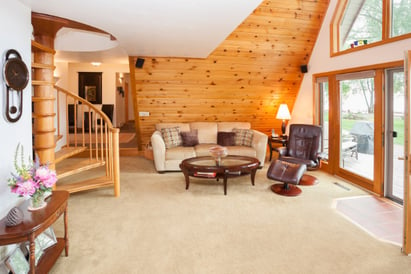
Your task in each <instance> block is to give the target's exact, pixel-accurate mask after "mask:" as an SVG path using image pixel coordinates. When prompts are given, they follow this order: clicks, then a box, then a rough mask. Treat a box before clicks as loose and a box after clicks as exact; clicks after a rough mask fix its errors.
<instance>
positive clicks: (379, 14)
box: [331, 0, 411, 54]
mask: <svg viewBox="0 0 411 274" xmlns="http://www.w3.org/2000/svg"><path fill="white" fill-rule="evenodd" d="M331 36H332V39H333V43H332V47H333V48H332V53H334V54H335V53H338V52H344V51H347V50H349V49H350V50H355V49H361V48H364V46H366V47H370V46H374V45H379V44H381V43H386V42H389V41H390V40H392V39H393V38H395V40H398V39H405V38H409V37H411V0H343V1H339V4H338V7H337V9H336V13H335V15H334V19H333V22H332V28H331Z"/></svg>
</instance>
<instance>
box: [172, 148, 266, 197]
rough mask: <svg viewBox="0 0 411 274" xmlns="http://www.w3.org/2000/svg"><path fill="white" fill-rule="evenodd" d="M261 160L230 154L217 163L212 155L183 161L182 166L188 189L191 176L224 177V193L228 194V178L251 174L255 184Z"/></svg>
mask: <svg viewBox="0 0 411 274" xmlns="http://www.w3.org/2000/svg"><path fill="white" fill-rule="evenodd" d="M259 165H260V161H258V159H256V158H253V157H247V156H237V155H228V156H226V157H224V158H222V160H221V164H220V165H217V163H216V161H215V159H214V158H213V157H211V156H203V157H193V158H188V159H185V160H183V161H182V162H181V164H180V168H181V171H182V172H183V173H184V177H185V179H186V189H188V187H189V185H190V176H191V177H196V178H209V179H217V181H218V180H219V179H223V182H224V195H227V179H228V178H233V177H239V176H244V175H251V184H252V185H254V178H255V173H256V171H257V169H258V166H259Z"/></svg>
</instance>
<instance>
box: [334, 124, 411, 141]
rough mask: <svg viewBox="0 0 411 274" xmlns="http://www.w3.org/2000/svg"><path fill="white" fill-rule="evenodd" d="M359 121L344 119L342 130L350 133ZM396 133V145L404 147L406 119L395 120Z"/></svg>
mask: <svg viewBox="0 0 411 274" xmlns="http://www.w3.org/2000/svg"><path fill="white" fill-rule="evenodd" d="M357 121H358V120H353V119H342V129H343V130H346V131H348V132H349V131H350V130H351V129H352V127H353V125H354V124H355V123H356V122H357ZM394 131H396V132H397V138H394V144H397V145H404V119H402V118H401V117H395V118H394Z"/></svg>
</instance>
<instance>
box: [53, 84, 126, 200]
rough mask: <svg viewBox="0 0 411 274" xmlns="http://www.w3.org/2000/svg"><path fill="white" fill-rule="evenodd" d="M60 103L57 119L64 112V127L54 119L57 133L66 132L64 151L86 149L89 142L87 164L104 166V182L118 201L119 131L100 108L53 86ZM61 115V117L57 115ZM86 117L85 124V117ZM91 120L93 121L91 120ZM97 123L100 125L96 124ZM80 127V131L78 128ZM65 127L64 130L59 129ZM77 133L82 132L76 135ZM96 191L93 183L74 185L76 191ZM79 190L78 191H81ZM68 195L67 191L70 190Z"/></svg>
mask: <svg viewBox="0 0 411 274" xmlns="http://www.w3.org/2000/svg"><path fill="white" fill-rule="evenodd" d="M54 88H55V90H56V92H57V95H56V97H57V98H58V100H57V102H59V104H60V105H59V107H57V111H58V115H57V117H59V118H60V117H62V115H61V113H64V112H65V116H66V119H65V123H61V121H60V119H57V128H58V132H59V133H60V132H65V135H66V144H65V146H64V147H65V148H74V149H75V148H79V147H86V140H87V142H88V149H89V162H90V163H91V162H92V163H100V166H105V170H106V178H107V179H108V180H109V181H112V184H113V186H114V195H115V196H116V197H118V196H119V195H120V176H119V175H120V165H119V155H120V153H119V132H120V130H119V129H118V128H114V127H113V124H112V122H111V120H110V118H109V117H108V116H107V115H106V114H105V113H104V112H102V111H101V110H100V109H99V108H97V107H96V106H94V105H93V104H91V103H90V102H89V101H87V100H85V99H83V98H81V97H79V96H78V95H76V94H74V93H72V92H70V91H68V90H65V89H63V88H61V87H59V86H54ZM63 104H64V105H65V109H64V112H62V109H60V108H61V105H63ZM71 104H72V105H73V107H74V129H73V137H74V140H73V142H71V141H70V125H69V110H68V108H69V105H71ZM80 106H81V109H82V112H81V114H82V115H78V113H77V112H78V110H79V109H80ZM60 112H61V113H60ZM83 113H88V115H87V120H85V119H86V118H85V115H83ZM90 113H94V114H93V115H91V114H90ZM92 116H93V117H92ZM98 121H99V123H98ZM78 125H79V126H80V127H79V126H78ZM86 125H88V128H86ZM62 126H63V127H64V126H65V130H63V129H62ZM79 129H81V131H80V132H79ZM78 136H81V141H80V142H79V140H77V137H78ZM57 175H59V174H57ZM106 186H107V181H104V182H103V183H102V187H106ZM91 188H96V183H93V184H92V186H90V188H87V186H79V185H78V184H77V185H76V189H80V190H87V189H91ZM80 190H79V191H80ZM69 191H70V190H69Z"/></svg>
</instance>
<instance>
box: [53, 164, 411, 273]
mask: <svg viewBox="0 0 411 274" xmlns="http://www.w3.org/2000/svg"><path fill="white" fill-rule="evenodd" d="M267 167H268V166H267V164H266V166H265V168H264V169H262V170H259V171H258V172H257V176H256V185H255V186H252V185H251V183H250V179H249V177H241V178H237V179H230V180H229V182H228V195H227V196H224V195H223V186H222V184H221V183H216V182H214V181H207V180H200V179H197V180H192V183H191V184H190V189H189V190H185V184H184V178H183V175H182V174H181V173H179V172H172V173H165V174H157V173H156V172H155V171H154V167H153V164H152V162H150V161H149V160H146V159H144V158H139V157H128V158H122V159H121V196H120V197H119V198H114V197H113V190H112V189H111V188H107V189H101V190H96V191H90V192H86V193H78V194H73V195H71V197H70V200H69V214H68V217H69V236H70V254H69V257H61V258H60V259H59V260H58V261H57V263H56V265H55V267H54V268H53V271H52V273H150V274H151V273H190V274H191V273H224V274H226V273H247V274H248V273H299V274H300V273H373V274H374V273H410V271H411V258H409V257H407V256H404V255H402V253H401V249H400V247H398V246H395V245H393V244H390V243H386V242H382V241H379V240H378V239H376V238H373V237H372V236H371V235H369V234H368V233H366V232H365V231H363V230H362V229H360V228H358V227H357V226H355V225H354V224H352V223H351V222H349V221H348V220H347V219H345V218H344V217H343V216H341V215H340V214H338V213H337V212H336V210H335V209H334V208H333V207H332V205H333V202H334V200H335V199H337V198H342V197H349V196H361V195H366V193H365V192H363V191H362V190H359V189H357V188H355V187H352V186H350V189H351V190H350V191H347V190H346V189H344V188H341V187H339V186H338V185H336V184H334V182H336V181H338V182H339V183H340V184H341V185H347V184H346V183H345V182H343V181H340V180H338V179H336V178H334V177H331V176H328V175H327V174H325V173H322V172H312V173H311V174H315V175H316V176H317V177H319V178H320V184H318V185H315V186H305V187H301V188H302V189H303V193H302V195H300V196H298V197H282V196H279V195H276V194H274V193H272V192H271V191H270V190H269V186H270V185H271V184H272V181H270V180H268V179H267V178H266V176H265V175H266V170H267ZM82 176H83V175H82ZM61 226H62V222H61V221H59V223H58V224H56V225H55V226H54V228H55V230H56V234H60V235H61V233H62V228H61Z"/></svg>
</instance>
